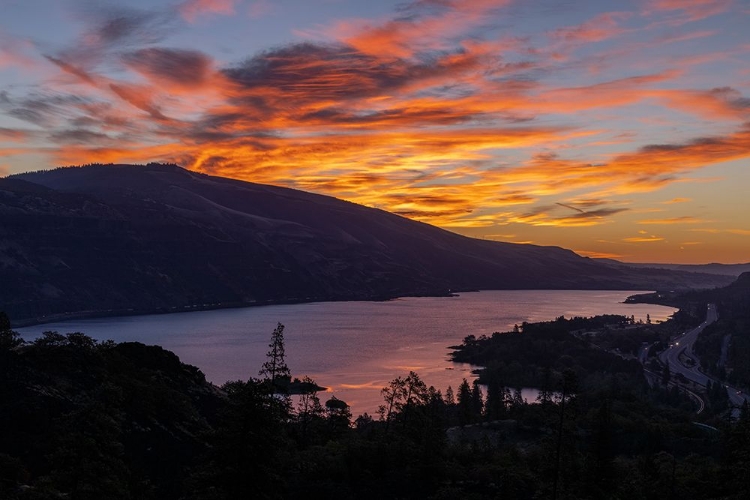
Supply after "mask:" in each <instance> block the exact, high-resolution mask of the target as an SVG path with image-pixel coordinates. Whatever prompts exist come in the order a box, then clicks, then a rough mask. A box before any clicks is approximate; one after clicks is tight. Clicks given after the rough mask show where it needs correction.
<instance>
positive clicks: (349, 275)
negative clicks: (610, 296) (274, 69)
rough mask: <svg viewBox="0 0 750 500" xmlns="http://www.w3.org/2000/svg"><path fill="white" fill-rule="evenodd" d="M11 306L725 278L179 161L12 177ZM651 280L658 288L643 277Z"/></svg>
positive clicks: (171, 306)
mask: <svg viewBox="0 0 750 500" xmlns="http://www.w3.org/2000/svg"><path fill="white" fill-rule="evenodd" d="M0 223H1V224H0V278H2V281H3V282H5V283H7V284H8V285H9V286H7V285H6V286H5V287H0V309H3V308H4V309H6V310H7V311H8V314H9V315H10V316H11V318H12V319H13V320H14V323H16V324H18V323H19V322H27V323H28V322H44V321H51V320H59V319H60V315H63V317H72V316H78V317H80V316H81V315H83V316H86V315H89V316H90V315H107V314H122V313H128V312H131V313H134V312H169V311H175V310H192V309H195V308H214V307H228V306H242V305H253V304H268V303H279V302H300V301H320V300H373V299H387V298H393V297H398V296H409V295H449V294H451V293H453V292H457V291H465V290H476V289H542V288H547V289H582V288H583V289H653V288H659V287H666V288H694V287H698V286H720V285H723V284H726V283H727V282H728V279H727V277H721V276H715V275H713V276H712V275H705V274H704V275H700V274H695V273H680V272H673V271H668V270H653V269H652V270H649V271H648V272H643V271H640V270H638V269H627V270H625V269H617V268H615V267H613V266H610V265H604V264H601V263H598V262H596V261H594V260H592V259H587V258H584V257H581V256H579V255H577V254H575V253H574V252H572V251H570V250H566V249H563V248H560V247H542V246H537V245H519V244H514V243H507V242H495V241H486V240H477V239H472V238H468V237H465V236H461V235H458V234H456V233H452V232H449V231H446V230H443V229H440V228H437V227H434V226H430V225H428V224H424V223H421V222H417V221H413V220H410V219H407V218H404V217H401V216H399V215H396V214H391V213H388V212H385V211H383V210H379V209H374V208H369V207H364V206H362V205H357V204H355V203H351V202H347V201H343V200H338V199H336V198H331V197H328V196H324V195H319V194H315V193H308V192H304V191H298V190H293V189H290V188H283V187H277V186H268V185H262V184H255V183H248V182H244V181H239V180H234V179H227V178H222V177H215V176H209V175H207V174H201V173H196V172H192V171H188V170H185V169H182V168H181V167H178V166H176V165H162V164H149V165H146V166H133V165H93V166H85V167H68V168H60V169H55V170H48V171H42V172H32V173H26V174H17V175H14V176H11V177H6V178H4V179H0ZM644 287H645V288H644Z"/></svg>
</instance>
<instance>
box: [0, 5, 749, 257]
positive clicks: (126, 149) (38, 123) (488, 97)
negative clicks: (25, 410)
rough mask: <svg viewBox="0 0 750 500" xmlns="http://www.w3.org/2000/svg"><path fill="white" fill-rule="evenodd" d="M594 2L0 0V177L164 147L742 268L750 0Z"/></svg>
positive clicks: (503, 230) (489, 225) (325, 185)
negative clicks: (3, 1)
mask: <svg viewBox="0 0 750 500" xmlns="http://www.w3.org/2000/svg"><path fill="white" fill-rule="evenodd" d="M605 4H606V3H604V2H602V3H594V2H592V3H588V2H579V3H574V5H573V6H572V7H571V6H570V5H567V6H561V5H560V4H558V3H557V2H551V1H550V2H534V3H533V5H531V4H530V3H528V2H519V1H517V0H516V1H512V0H477V1H473V2H459V1H453V0H416V1H413V2H410V3H400V2H395V1H389V2H379V3H377V5H371V3H367V2H342V1H333V0H327V1H320V2H307V1H306V2H301V1H289V2H270V1H266V0H256V1H248V0H185V1H181V2H169V1H162V2H152V1H146V0H129V1H123V2H98V3H93V2H87V1H85V0H81V1H76V0H70V1H67V2H56V3H55V4H53V5H50V4H49V2H43V1H41V0H25V1H23V2H22V1H20V0H19V1H16V0H10V2H9V5H8V6H6V7H4V15H3V19H2V20H0V176H1V175H6V174H11V173H17V172H21V171H29V170H37V169H46V168H51V167H54V166H58V165H71V164H85V163H92V162H102V163H109V162H113V163H146V162H151V161H164V162H174V163H177V164H180V165H182V166H184V167H186V168H189V169H192V170H196V171H201V172H205V173H209V174H213V175H221V176H226V177H233V178H237V179H242V180H248V181H253V182H260V183H269V184H277V185H284V186H288V187H293V188H298V189H303V190H307V191H313V192H318V193H321V194H326V195H331V196H336V197H339V198H343V199H347V200H350V201H353V202H357V203H361V204H364V205H368V206H372V207H377V208H382V209H384V210H388V211H391V212H394V213H397V214H401V215H404V216H407V217H411V218H414V219H417V220H421V221H424V222H428V223H430V224H434V225H437V226H440V227H444V228H446V229H449V230H452V231H455V232H459V233H461V234H465V235H468V236H473V237H478V238H487V239H496V240H500V241H509V242H525V243H536V244H541V245H557V246H562V247H566V248H570V249H572V250H574V251H576V252H578V253H580V254H581V255H586V256H591V257H610V258H616V259H620V260H624V261H631V262H672V263H707V262H724V263H738V262H748V261H750V219H748V217H747V215H746V214H747V213H750V201H749V200H748V197H747V194H746V188H747V187H749V186H750V170H748V168H747V167H748V161H749V159H750V98H749V97H747V96H748V95H750V69H748V68H750V32H747V30H746V28H745V26H746V25H747V22H748V20H750V5H748V4H746V3H743V2H740V1H729V0H727V1H713V0H689V1H688V0H681V1H676V0H643V1H640V0H639V1H637V2H630V3H625V2H623V3H618V4H617V5H618V7H619V8H620V10H617V11H612V10H609V9H607V8H606V5H605ZM45 6H46V8H45Z"/></svg>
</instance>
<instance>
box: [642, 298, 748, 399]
mask: <svg viewBox="0 0 750 500" xmlns="http://www.w3.org/2000/svg"><path fill="white" fill-rule="evenodd" d="M717 319H718V314H717V312H716V305H715V304H708V308H707V311H706V320H705V321H704V322H703V323H701V324H700V325H698V326H697V327H695V328H693V329H692V330H690V331H688V332H685V333H683V334H682V335H681V336H679V337H678V338H676V339H675V340H674V341H673V342H672V344H671V345H670V346H669V347H668V348H667V349H665V350H664V351H663V352H662V353H661V354H659V360H660V361H661V362H662V363H666V364H668V365H669V371H670V372H671V373H672V375H676V374H678V373H680V374H682V376H684V377H685V378H686V379H687V380H689V381H691V382H694V383H695V384H697V385H701V386H704V387H705V386H706V384H707V383H708V382H709V381H711V383H712V384H714V383H721V382H719V380H717V379H715V378H713V377H711V376H709V375H706V374H705V373H703V372H702V371H701V370H700V360H699V359H698V357H697V356H695V354H694V353H693V345H694V344H695V341H696V340H697V339H698V335H700V333H701V332H702V331H703V329H704V328H706V327H707V326H708V325H710V324H711V323H713V322H714V321H716V320H717ZM643 350H647V347H644V348H643V349H642V351H643ZM639 354H641V353H639ZM644 354H645V353H644ZM639 357H643V358H645V356H643V355H641V356H639ZM725 387H726V389H727V392H728V394H729V400H730V401H731V403H732V404H733V405H737V406H740V405H742V403H744V402H745V401H750V397H749V396H748V395H747V394H745V393H742V392H740V391H739V390H737V389H736V388H734V387H730V386H727V385H725Z"/></svg>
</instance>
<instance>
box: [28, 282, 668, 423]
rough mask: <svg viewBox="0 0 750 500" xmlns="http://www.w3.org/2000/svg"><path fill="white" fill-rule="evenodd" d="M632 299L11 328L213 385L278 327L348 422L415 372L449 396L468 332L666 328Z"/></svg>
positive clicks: (279, 308) (291, 356)
mask: <svg viewBox="0 0 750 500" xmlns="http://www.w3.org/2000/svg"><path fill="white" fill-rule="evenodd" d="M635 293H640V292H636V291H589V290H586V291H579V290H573V291H571V290H564V291H563V290H521V291H519V290H495V291H482V292H472V293H462V294H460V295H459V296H457V297H440V298H436V297H409V298H401V299H396V300H390V301H386V302H316V303H309V304H291V305H275V306H262V307H248V308H241V309H221V310H215V311H197V312H188V313H174V314H161V315H147V316H126V317H115V318H103V319H89V320H72V321H66V322H60V323H51V324H45V325H36V326H31V327H26V328H21V329H19V330H18V331H19V333H21V335H22V336H23V337H24V338H25V339H27V340H28V339H32V338H35V337H37V336H39V335H40V334H41V333H42V332H43V331H47V330H55V331H58V332H60V333H69V332H83V333H86V334H87V335H89V336H91V337H93V338H95V339H98V340H107V339H112V340H114V341H117V342H125V341H137V342H143V343H145V344H157V345H160V346H162V347H164V348H166V349H169V350H170V351H173V352H175V353H176V354H177V355H178V356H179V357H180V359H181V360H182V361H183V362H185V363H189V364H192V365H195V366H197V367H199V368H200V369H201V370H202V371H203V372H204V373H205V374H206V378H207V379H208V380H209V381H211V382H214V383H216V384H222V383H224V382H226V381H227V380H238V379H245V380H246V379H247V378H248V377H256V376H257V375H258V370H259V369H260V366H261V364H262V363H263V361H264V360H265V353H266V351H267V347H268V342H269V340H270V337H271V332H272V331H273V329H274V328H275V327H276V324H277V322H281V323H283V324H284V325H285V327H286V328H285V330H284V337H285V341H286V342H285V345H286V361H287V364H288V365H289V368H290V369H291V372H292V375H293V376H295V377H300V378H301V377H302V376H303V375H309V376H311V377H312V378H313V379H314V380H315V381H316V382H317V383H318V384H320V385H323V386H326V387H328V388H329V392H328V393H327V394H322V395H321V396H322V397H321V400H322V401H323V402H325V400H326V399H327V398H328V397H329V396H330V395H335V396H336V397H338V398H339V399H343V400H345V401H347V402H348V403H349V404H350V405H351V407H352V413H353V414H354V415H355V416H356V415H358V414H360V413H363V412H365V411H366V412H369V413H370V414H373V413H374V412H375V411H376V409H377V406H378V404H380V402H381V399H380V389H381V388H382V387H383V386H384V385H386V384H387V383H388V382H389V381H390V380H393V379H394V378H395V377H397V376H399V375H406V374H407V373H408V372H409V371H410V370H414V371H416V372H417V373H418V374H419V375H420V376H421V378H422V379H423V380H424V381H425V382H426V383H427V384H428V385H434V386H435V387H436V388H438V389H441V390H443V391H445V389H446V388H447V387H448V386H449V385H450V386H452V387H453V389H454V391H455V390H456V389H457V387H458V384H459V383H461V380H462V379H463V378H464V377H465V378H467V379H471V378H472V374H471V367H470V366H469V365H463V364H456V363H451V362H450V361H449V359H448V355H449V353H450V349H449V346H451V345H456V344H459V343H460V342H461V340H462V339H463V338H464V337H465V336H467V335H470V334H473V335H476V336H479V335H483V334H485V335H490V334H492V333H493V332H497V331H508V330H510V329H512V328H513V325H514V324H521V323H522V322H524V321H528V322H535V321H546V320H551V319H554V318H556V317H558V316H561V315H564V316H566V317H571V316H592V315H596V314H622V315H626V316H630V315H634V316H635V317H636V319H643V320H645V318H646V315H647V314H648V315H650V317H651V320H652V321H661V320H666V319H667V318H668V317H669V316H670V315H671V314H672V313H673V312H674V311H675V309H673V308H670V307H664V306H657V305H651V304H624V303H623V301H624V300H625V298H626V297H627V296H629V295H633V294H635Z"/></svg>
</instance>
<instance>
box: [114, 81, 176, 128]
mask: <svg viewBox="0 0 750 500" xmlns="http://www.w3.org/2000/svg"><path fill="white" fill-rule="evenodd" d="M109 88H110V89H112V92H114V93H115V94H117V95H118V96H119V97H120V98H121V99H122V100H123V101H126V102H129V103H130V104H132V105H133V106H135V107H136V108H138V109H140V110H142V111H145V112H146V113H148V114H149V115H151V117H152V118H155V119H157V120H163V121H166V120H168V118H167V117H166V116H164V114H162V112H161V110H160V109H159V107H158V106H156V105H155V104H154V103H153V102H151V99H150V98H149V96H147V95H144V93H143V91H142V89H139V88H137V87H135V86H132V85H125V84H119V85H118V84H114V83H112V84H110V85H109Z"/></svg>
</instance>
